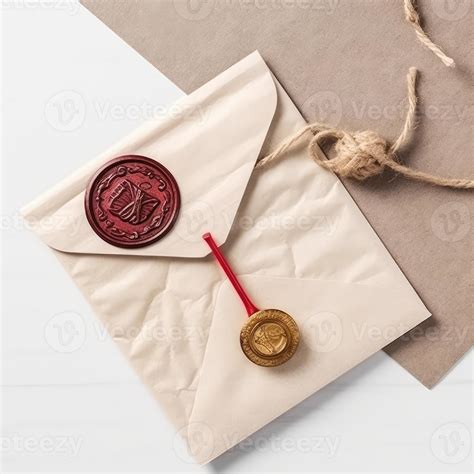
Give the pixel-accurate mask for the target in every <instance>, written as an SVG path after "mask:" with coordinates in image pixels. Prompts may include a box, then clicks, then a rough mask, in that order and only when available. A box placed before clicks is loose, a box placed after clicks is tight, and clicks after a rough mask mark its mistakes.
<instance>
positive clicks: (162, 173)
mask: <svg viewBox="0 0 474 474" xmlns="http://www.w3.org/2000/svg"><path fill="white" fill-rule="evenodd" d="M179 208H180V196H179V188H178V185H177V183H176V180H175V179H174V177H173V175H172V174H171V173H170V172H169V171H168V170H167V169H166V168H165V167H164V166H163V165H161V164H160V163H158V162H157V161H155V160H152V159H150V158H146V157H145V156H139V155H126V156H120V157H118V158H114V159H113V160H111V161H109V162H107V163H106V164H105V165H104V166H102V167H101V168H100V169H99V170H98V171H97V172H96V173H95V175H94V176H93V177H92V179H91V180H90V182H89V185H88V187H87V190H86V195H85V210H86V216H87V220H88V221H89V224H90V225H91V226H92V228H93V229H94V231H95V232H96V234H97V235H98V236H99V237H100V238H101V239H103V240H105V241H106V242H108V243H109V244H112V245H115V246H117V247H125V248H131V247H132V248H136V247H144V246H145V245H150V244H152V243H153V242H156V241H157V240H159V239H161V238H162V237H163V236H164V235H165V234H166V233H167V232H168V231H169V230H170V229H171V228H172V227H173V225H174V223H175V221H176V218H177V216H178V212H179Z"/></svg>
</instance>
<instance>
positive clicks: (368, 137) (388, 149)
mask: <svg viewBox="0 0 474 474" xmlns="http://www.w3.org/2000/svg"><path fill="white" fill-rule="evenodd" d="M416 78H417V70H416V69H415V68H413V67H412V68H410V69H409V71H408V75H407V88H408V110H407V115H406V117H405V123H404V125H403V128H402V131H401V133H400V135H399V136H398V138H397V139H396V140H395V142H394V143H393V144H389V142H388V141H387V140H385V139H384V138H383V137H381V136H380V135H379V134H378V133H376V132H373V131H371V130H365V131H362V132H348V131H346V130H342V129H339V128H333V127H330V126H329V125H325V124H322V123H313V124H310V125H307V126H306V127H304V128H302V129H301V130H299V131H298V132H296V133H295V134H294V135H293V136H290V137H288V138H287V139H286V140H285V141H284V142H283V143H281V144H280V145H279V146H278V147H277V148H276V150H274V151H273V152H272V153H270V154H269V155H267V156H265V157H263V158H262V159H260V160H259V161H258V162H257V164H256V165H255V166H256V167H257V168H262V167H263V166H265V165H267V164H269V163H271V162H273V161H275V160H277V159H278V158H280V157H282V156H283V155H284V154H285V153H286V152H287V151H288V150H289V149H291V148H292V147H294V146H296V145H297V144H299V143H301V142H306V143H308V141H309V145H308V153H309V155H310V156H311V158H312V159H313V160H314V161H315V162H316V163H317V164H318V165H320V166H321V167H323V168H325V169H327V170H330V171H333V172H334V173H336V174H338V175H339V176H342V177H344V178H354V179H357V180H359V181H363V180H365V179H367V178H370V177H372V176H377V175H379V174H381V173H382V172H383V171H384V169H385V168H389V169H391V170H392V171H394V172H395V173H398V174H400V175H402V176H405V177H406V178H408V179H412V180H415V181H420V182H422V183H428V184H432V185H434V186H445V187H447V188H456V189H474V179H458V178H443V177H441V176H435V175H432V174H429V173H424V172H423V171H418V170H414V169H412V168H410V167H408V166H405V165H403V164H402V163H399V162H398V161H397V159H396V154H397V152H398V151H399V150H400V148H402V147H403V146H404V145H405V144H406V143H407V142H408V140H409V138H410V135H411V133H412V131H413V130H414V128H415V125H416V105H417V97H416ZM325 145H327V146H329V147H334V156H333V157H332V158H331V159H329V160H328V159H326V157H325V156H324V154H323V153H321V150H320V148H322V149H324V148H325Z"/></svg>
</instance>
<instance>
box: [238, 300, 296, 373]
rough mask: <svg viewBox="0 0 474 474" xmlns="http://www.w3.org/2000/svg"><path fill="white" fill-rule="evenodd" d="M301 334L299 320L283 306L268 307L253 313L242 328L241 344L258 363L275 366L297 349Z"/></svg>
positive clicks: (252, 359) (251, 359)
mask: <svg viewBox="0 0 474 474" xmlns="http://www.w3.org/2000/svg"><path fill="white" fill-rule="evenodd" d="M299 341H300V333H299V330H298V326H297V324H296V322H295V320H294V319H293V318H292V317H291V316H290V315H289V314H287V313H285V312H283V311H280V310H279V309H264V310H261V311H258V312H256V313H255V314H253V315H252V316H250V317H249V318H248V320H247V322H246V323H245V324H244V326H243V327H242V330H241V331H240V346H241V347H242V350H243V352H244V354H245V355H246V357H247V358H248V359H249V360H250V361H252V362H253V363H254V364H257V365H261V366H263V367H275V366H277V365H281V364H284V363H285V362H287V361H288V360H289V359H290V358H291V357H292V356H293V354H294V353H295V352H296V349H297V347H298V343H299Z"/></svg>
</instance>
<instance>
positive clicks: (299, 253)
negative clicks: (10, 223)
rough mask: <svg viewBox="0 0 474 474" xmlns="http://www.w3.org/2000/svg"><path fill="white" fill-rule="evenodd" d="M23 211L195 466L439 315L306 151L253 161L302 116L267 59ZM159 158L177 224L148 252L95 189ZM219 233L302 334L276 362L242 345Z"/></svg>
mask: <svg viewBox="0 0 474 474" xmlns="http://www.w3.org/2000/svg"><path fill="white" fill-rule="evenodd" d="M175 110H177V111H181V112H182V113H180V114H176V115H175V116H174V117H172V118H169V119H167V120H153V121H150V122H149V123H146V124H145V125H143V126H141V127H140V128H139V129H138V130H136V131H135V132H134V133H132V134H131V135H130V136H128V137H127V138H126V139H124V140H123V141H121V142H120V143H118V144H117V145H116V146H114V147H112V148H111V149H110V150H108V151H106V152H105V153H103V154H102V155H100V156H99V157H98V158H96V159H95V160H93V161H91V162H89V163H87V164H86V165H85V166H84V167H83V168H82V169H80V170H79V171H77V172H76V173H75V174H74V175H73V176H70V177H69V178H67V179H65V180H64V181H63V182H61V183H60V184H59V185H58V186H57V187H56V188H54V189H53V190H51V191H50V192H49V193H47V194H46V195H44V196H42V197H40V198H38V199H37V200H36V201H35V202H33V203H31V204H30V205H28V206H26V207H25V209H24V210H23V213H24V215H25V216H26V218H27V219H28V221H29V222H30V224H31V225H32V227H33V228H34V230H35V231H36V232H37V233H38V234H39V236H40V237H41V238H42V239H43V240H44V242H45V243H46V244H48V245H49V246H50V247H51V248H52V249H53V251H54V253H55V254H56V256H57V257H58V259H59V260H60V261H61V263H62V264H63V265H64V267H65V268H66V270H67V271H68V272H69V274H70V275H71V276H72V278H73V279H74V281H75V282H76V283H77V285H78V287H79V288H80V289H81V291H82V292H83V294H84V296H85V297H86V298H87V300H88V301H89V302H90V304H91V306H92V307H93V309H94V311H95V312H96V313H97V315H98V316H99V318H100V319H101V321H102V322H103V324H104V325H105V326H106V327H107V329H108V331H109V333H110V335H111V337H112V338H113V339H115V341H116V343H117V344H118V345H119V347H120V349H121V350H122V351H123V353H124V354H125V356H126V357H127V359H128V360H129V361H130V363H131V364H132V366H133V367H134V368H135V370H136V371H137V373H138V374H139V376H140V377H141V379H142V380H143V382H144V383H145V384H146V385H147V386H148V387H149V389H150V390H151V392H152V393H153V395H154V396H155V397H156V399H157V400H158V401H159V402H160V404H161V405H162V406H163V408H164V409H165V411H166V412H167V414H168V415H169V417H170V418H171V420H172V422H173V423H174V425H175V426H176V428H177V430H179V431H180V433H181V434H183V436H184V437H185V438H186V439H187V440H188V445H189V449H190V451H191V453H192V454H193V456H194V457H195V458H196V460H197V461H198V462H200V463H205V462H208V461H210V460H212V459H214V458H215V457H216V456H218V455H220V454H222V453H223V452H225V451H226V450H227V449H229V448H231V447H232V446H234V445H235V444H237V443H238V442H240V441H241V440H242V439H244V438H245V437H247V436H249V435H250V434H252V433H254V432H255V431H256V430H258V429H259V428H261V427H262V426H264V425H265V424H267V423H269V422H270V421H271V420H273V419H274V418H276V417H278V416H279V415H281V414H282V413H284V412H285V411H287V410H288V409H290V408H291V407H292V406H294V405H296V404H297V403H299V402H301V401H302V400H303V399H305V398H306V397H308V396H309V395H311V394H312V393H314V392H315V391H317V390H318V389H320V388H321V387H323V386H324V385H326V384H328V383H329V382H331V381H332V380H334V379H336V378H337V377H339V376H340V375H341V374H343V373H344V372H346V371H347V370H349V369H351V368H352V367H354V366H355V365H357V364H358V363H360V362H361V361H363V360H364V359H366V358H367V357H369V356H370V355H372V354H373V353H374V352H376V351H378V350H379V349H381V348H382V347H384V346H385V345H386V344H388V343H390V342H391V341H393V340H394V339H396V338H397V337H399V336H400V335H402V334H403V333H405V332H406V331H408V330H410V329H411V328H412V327H414V326H415V325H417V324H419V323H420V322H421V321H423V320H425V319H426V318H428V317H429V313H428V311H427V309H426V308H425V307H424V305H423V303H422V302H421V300H420V299H419V298H418V296H417V295H416V293H415V292H414V290H413V289H412V287H411V286H410V284H409V283H408V281H407V280H406V278H405V277H404V275H403V274H402V272H401V271H400V269H399V268H398V267H397V265H396V263H395V262H394V260H393V259H392V258H391V256H390V255H389V253H388V252H387V250H386V249H385V247H384V246H383V244H382V243H381V241H380V240H379V239H378V237H377V236H376V234H375V233H374V231H373V230H372V228H371V227H370V225H369V224H368V223H367V221H366V220H365V218H364V216H363V215H362V214H361V212H360V211H359V209H358V208H357V206H356V205H355V203H354V202H353V200H352V199H351V197H350V196H349V195H348V193H347V192H346V190H345V189H344V187H343V186H342V184H341V182H340V181H339V180H338V178H337V177H336V176H334V175H333V174H332V173H330V172H328V171H325V170H323V169H320V168H319V167H318V166H317V165H315V164H314V163H313V162H312V161H311V160H309V159H308V158H307V156H306V153H305V150H304V149H301V150H296V151H295V152H293V153H292V155H291V156H290V157H289V158H288V159H287V160H283V161H281V162H280V163H278V164H277V165H275V166H271V167H268V168H267V169H263V170H258V171H256V170H255V171H254V169H253V168H254V165H255V162H256V160H257V158H258V156H259V155H260V154H262V153H265V151H266V150H268V149H269V148H272V147H274V146H275V144H276V143H277V142H278V141H280V140H281V139H282V138H284V137H285V136H287V135H288V134H290V133H292V132H293V131H295V130H297V129H299V128H300V127H302V126H304V124H305V121H304V120H303V118H302V117H301V115H300V114H299V113H298V111H297V110H296V108H295V107H294V105H293V104H292V102H291V101H290V99H289V97H288V96H287V95H286V93H285V92H284V91H283V89H282V88H281V86H280V85H279V84H278V83H277V82H276V81H275V79H274V78H273V77H272V75H271V73H270V71H269V70H268V68H267V66H266V65H265V63H264V61H263V60H262V58H261V57H260V55H259V54H258V53H253V54H251V55H250V56H248V57H247V58H245V59H243V60H242V61H240V62H239V63H237V64H236V65H234V66H232V67H231V68H230V69H228V70H227V71H225V72H224V73H222V74H220V75H219V76H218V77H216V78H215V79H213V80H212V81H210V82H208V83H207V84H206V85H204V86H203V87H201V88H200V89H198V90H197V91H196V92H194V93H193V94H191V95H190V96H188V97H185V98H184V99H182V100H181V101H179V102H178V103H177V104H176V106H175ZM128 153H135V154H140V155H145V156H148V157H151V158H153V159H156V160H158V161H160V162H161V163H163V164H164V165H165V166H166V167H167V168H168V169H169V170H170V171H171V172H172V173H173V175H174V176H175V178H176V180H177V182H178V184H179V186H180V190H181V195H182V201H183V202H182V209H181V213H180V216H179V218H178V221H177V224H176V226H175V227H174V228H173V229H172V231H171V232H170V233H169V234H167V235H166V236H165V237H164V238H163V239H162V240H160V241H158V242H156V243H154V244H153V245H150V246H148V247H145V248H142V249H120V248H117V247H113V246H111V245H108V244H106V243H105V242H103V241H102V240H101V239H100V238H99V237H97V236H96V235H95V234H94V233H93V231H92V230H91V229H90V227H89V224H88V223H87V219H86V216H85V214H84V210H83V200H84V189H85V187H86V184H87V182H88V180H89V178H90V177H91V176H92V174H93V173H94V171H95V170H96V169H97V168H98V167H99V166H100V165H102V164H103V163H104V162H106V161H107V160H109V159H111V158H113V157H116V156H118V155H122V154H128ZM205 231H210V232H212V233H213V235H214V236H215V239H216V240H217V241H218V243H220V244H224V242H225V244H224V245H223V246H222V249H223V251H224V252H225V253H226V255H227V256H228V258H229V260H230V261H231V262H232V264H233V266H234V267H235V270H236V272H237V273H238V274H240V275H241V277H242V281H243V284H244V285H245V287H246V288H247V289H248V291H249V293H250V295H251V297H252V298H253V300H254V301H255V303H256V304H257V306H259V307H261V308H265V307H278V308H279V309H282V310H283V311H287V312H289V313H290V314H291V315H292V316H293V317H294V318H295V320H296V321H297V323H298V325H299V327H300V330H301V343H300V347H299V348H298V351H297V353H296V354H295V356H294V357H293V358H292V359H291V360H290V361H289V362H288V363H287V364H285V365H283V366H280V367H277V368H263V367H259V366H256V365H254V364H252V363H251V362H249V361H248V360H247V359H246V358H245V356H244V355H243V353H242V351H241V349H240V345H239V332H240V327H241V325H242V324H243V323H244V321H245V317H246V314H245V311H244V309H243V307H242V305H241V303H240V301H239V300H238V297H237V296H236V295H235V293H234V291H233V290H232V289H231V287H230V285H229V283H228V282H227V281H226V280H225V278H224V276H223V274H222V272H221V271H220V269H219V267H218V266H217V264H216V263H215V261H214V259H213V258H212V257H211V256H210V255H208V254H209V250H208V248H207V245H206V244H205V243H204V242H203V241H202V239H201V235H202V233H203V232H205Z"/></svg>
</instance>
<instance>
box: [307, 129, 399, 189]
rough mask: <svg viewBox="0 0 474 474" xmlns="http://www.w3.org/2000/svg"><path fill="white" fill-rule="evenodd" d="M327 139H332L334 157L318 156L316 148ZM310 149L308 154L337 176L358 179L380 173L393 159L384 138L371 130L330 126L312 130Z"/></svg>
mask: <svg viewBox="0 0 474 474" xmlns="http://www.w3.org/2000/svg"><path fill="white" fill-rule="evenodd" d="M328 142H333V143H334V149H335V157H334V158H333V159H331V160H325V159H321V154H320V153H318V148H319V146H323V147H324V145H325V144H326V143H328ZM315 144H317V145H318V147H316V146H315ZM309 149H310V153H311V157H312V158H313V159H314V160H315V161H316V162H317V163H318V164H319V165H321V166H323V167H324V168H326V169H329V170H331V171H333V172H334V173H336V174H338V175H339V176H342V177H345V178H355V179H357V180H360V181H362V180H364V179H367V178H370V177H372V176H377V175H379V174H381V173H382V172H383V171H384V169H385V167H386V165H387V161H388V160H393V153H392V152H391V151H390V145H389V143H388V142H387V140H385V139H384V138H382V137H381V136H380V135H379V134H377V133H376V132H373V131H371V130H365V131H361V132H354V133H349V132H345V131H336V130H332V129H326V130H324V131H319V132H317V133H315V134H314V137H313V138H312V140H311V142H310V145H309Z"/></svg>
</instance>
